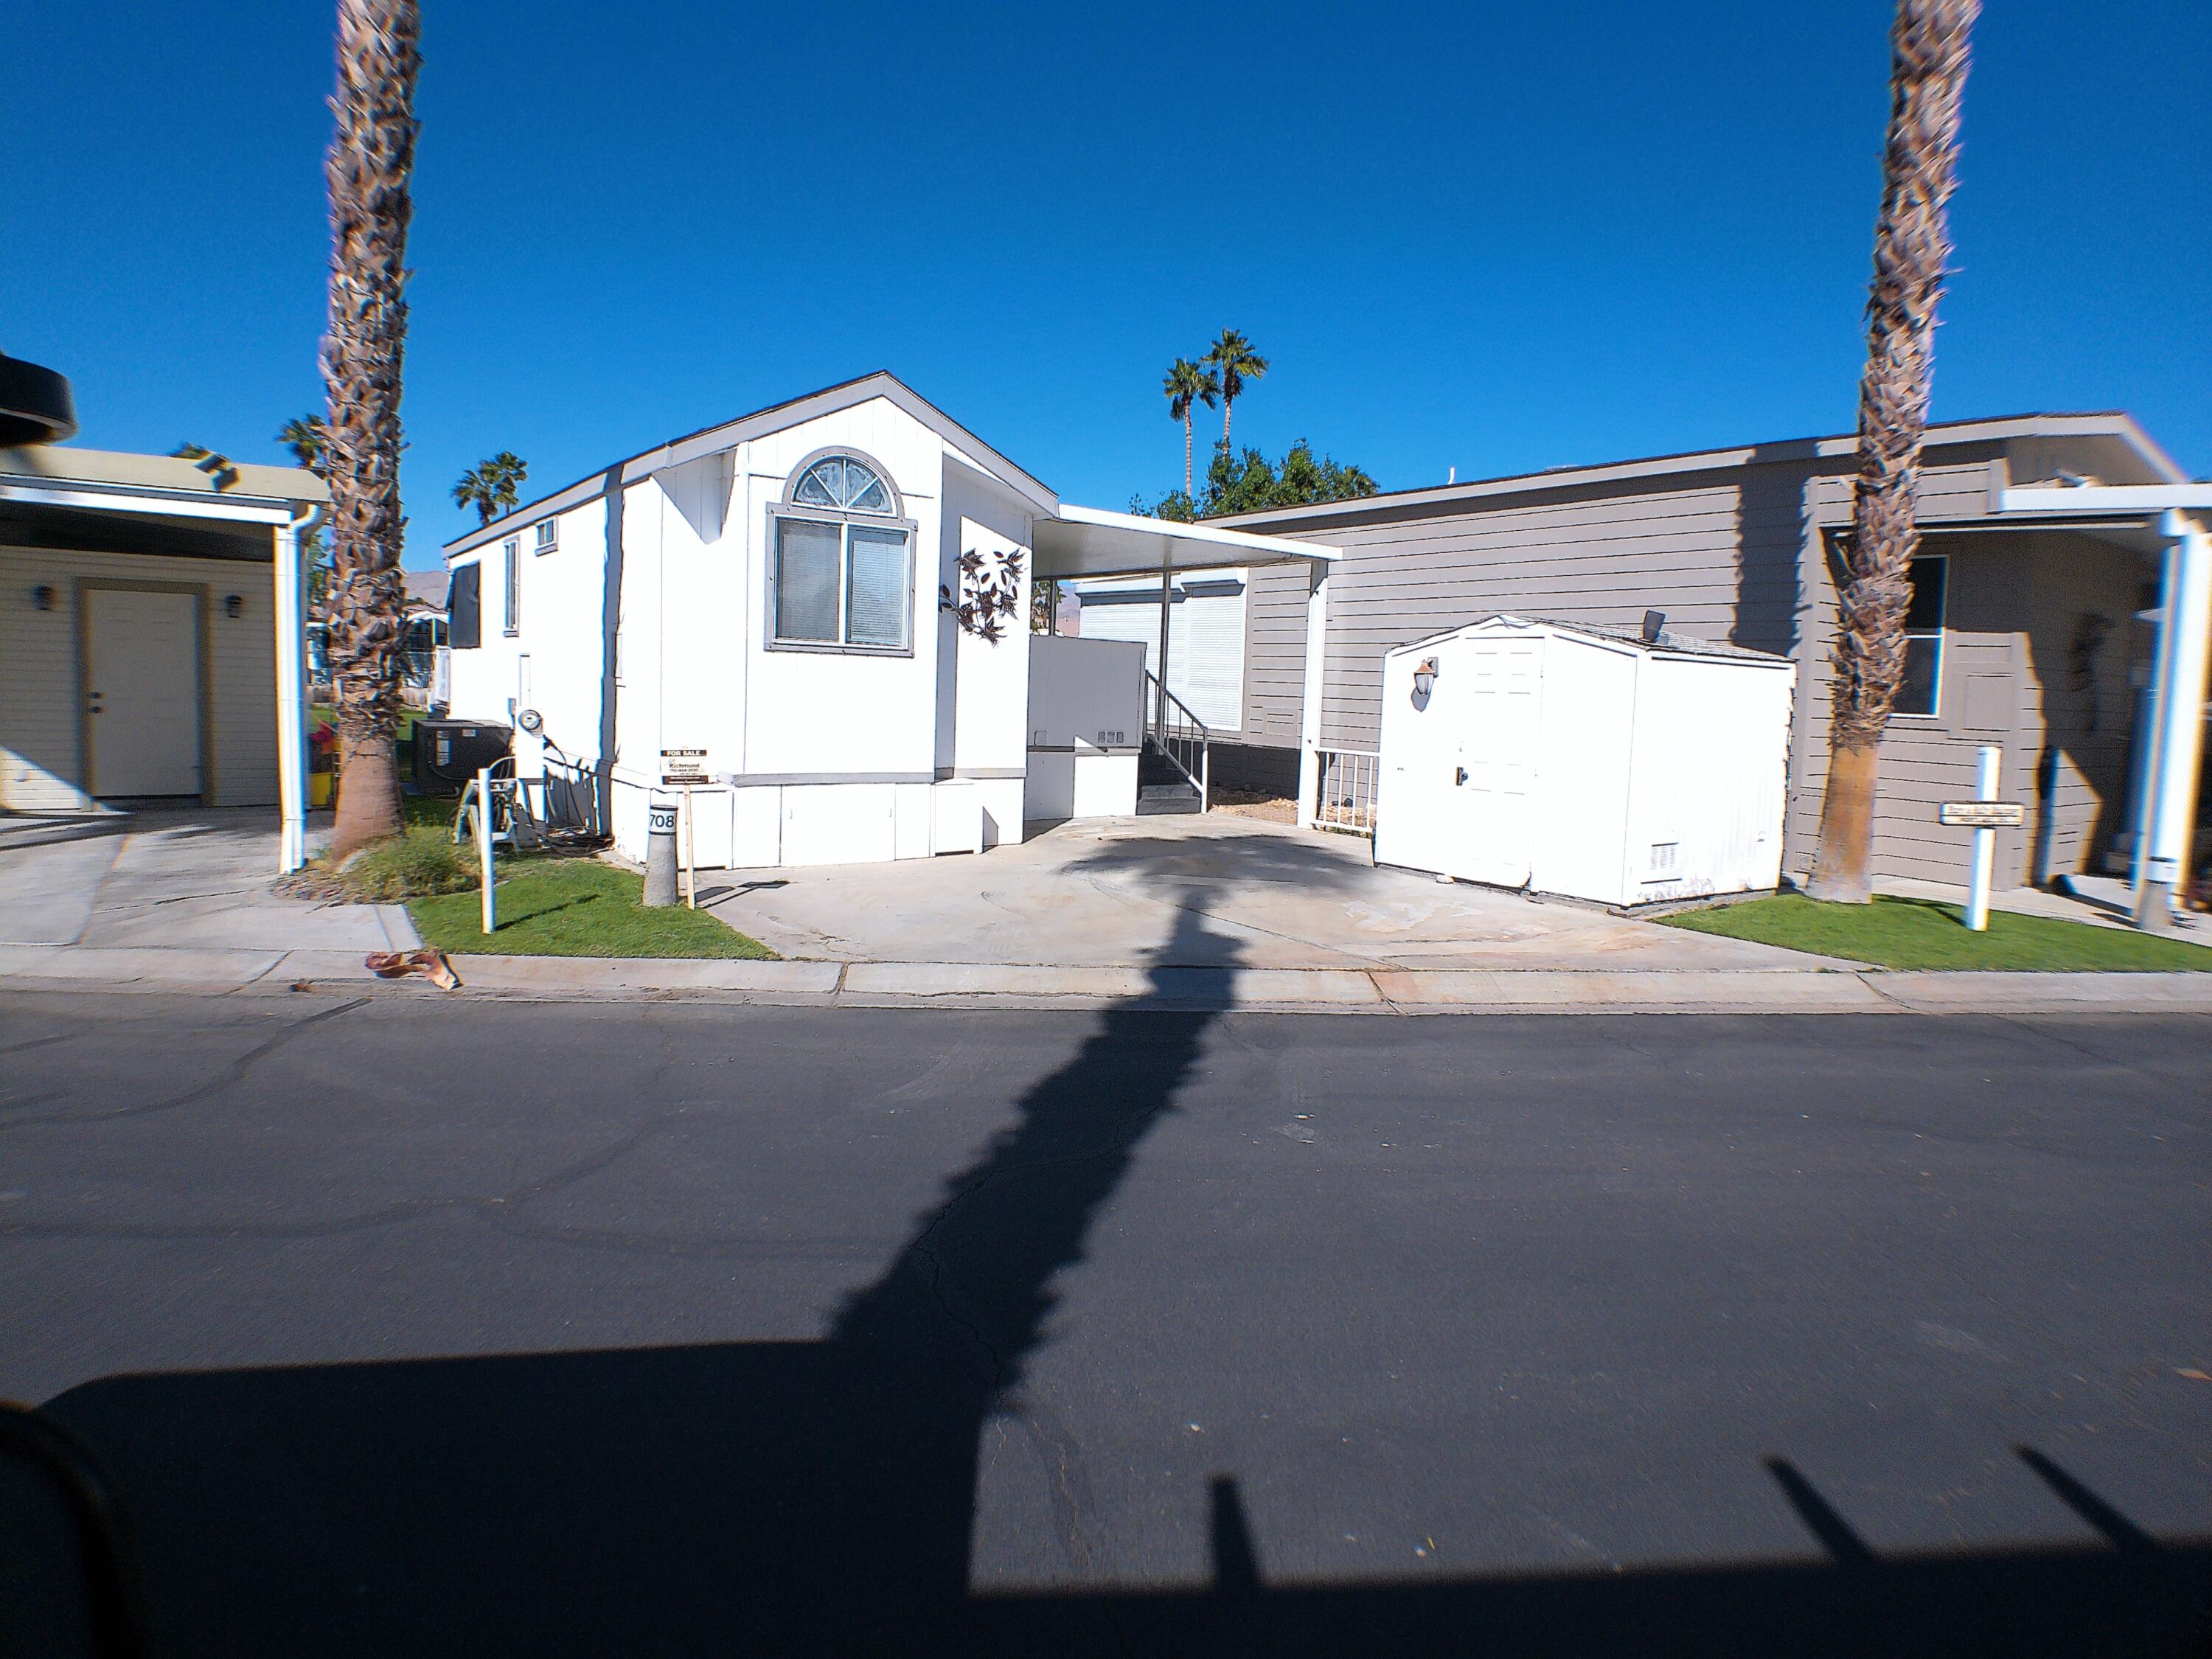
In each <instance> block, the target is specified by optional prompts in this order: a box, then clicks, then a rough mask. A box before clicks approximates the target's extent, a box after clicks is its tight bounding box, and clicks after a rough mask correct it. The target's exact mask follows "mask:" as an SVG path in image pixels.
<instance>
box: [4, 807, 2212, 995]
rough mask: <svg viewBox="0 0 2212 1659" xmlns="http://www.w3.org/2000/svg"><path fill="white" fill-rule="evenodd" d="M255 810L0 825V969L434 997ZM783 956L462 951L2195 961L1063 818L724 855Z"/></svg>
mask: <svg viewBox="0 0 2212 1659" xmlns="http://www.w3.org/2000/svg"><path fill="white" fill-rule="evenodd" d="M273 837H274V825H273V822H272V821H271V820H270V817H269V815H267V814H265V813H253V812H232V813H226V812H176V813H161V814H141V815H138V816H137V817H125V816H123V815H116V816H115V817H108V818H101V819H91V820H87V819H73V820H45V821H33V820H24V819H10V820H0V983H5V984H12V985H15V986H19V987H41V986H43V987H49V988H54V987H76V988H90V987H100V988H102V989H110V990H113V989H125V990H143V991H185V992H194V993H200V994H248V993H252V994H260V993H279V994H282V993H286V992H289V991H291V990H294V989H313V990H323V991H340V990H343V991H347V992H354V991H368V990H374V991H375V992H377V993H378V994H391V995H401V996H406V995H428V996H439V995H444V994H446V993H441V992H438V991H435V990H434V989H432V988H431V987H429V986H428V984H427V983H425V982H424V981H420V980H406V981H382V980H379V979H377V978H376V977H375V976H374V975H372V974H371V973H370V972H369V971H368V968H367V967H366V966H365V965H364V963H363V958H364V957H366V956H368V954H369V953H370V952H372V951H388V950H406V949H411V948H413V947H414V946H415V945H416V944H417V943H418V942H419V941H418V940H417V939H416V935H415V932H414V929H413V927H412V925H411V924H410V922H409V921H408V918H407V914H406V911H405V909H404V908H403V907H401V906H398V905H382V906H364V905H314V904H310V903H307V902H302V901H300V900H295V899H286V898H280V897H278V896H276V895H275V894H273V893H272V892H270V872H271V870H272V869H273V867H274V857H273V844H274V843H273ZM703 887H704V893H705V896H706V897H707V898H708V901H709V902H711V903H712V904H713V905H714V908H715V909H716V911H717V913H718V914H719V915H721V916H722V917H723V919H724V920H725V921H729V922H730V923H731V924H732V926H734V927H739V928H741V929H743V930H744V931H745V932H747V933H754V934H756V935H757V936H759V937H763V938H764V939H767V940H768V941H769V943H770V944H772V945H777V946H778V947H779V948H781V949H783V950H784V951H786V953H787V958H788V959H787V960H784V961H781V962H745V961H676V960H659V959H638V958H617V957H506V956H490V955H486V956H462V957H456V958H455V959H454V965H455V967H456V969H458V971H459V975H460V976H461V980H462V986H463V988H462V990H461V991H460V992H459V994H460V995H463V996H473V997H502V998H520V999H532V1000H554V1001H562V1000H590V1001H599V1000H708V1001H723V1002H733V1003H742V1002H752V1001H759V1002H775V1003H793V1004H815V1005H822V1006H846V1007H901V1006H908V1007H911V1006H937V1007H953V1008H994V1007H996V1008H1061V1009H1070V1008H1072V1009H1093V1008H1108V1007H1116V1006H1120V1007H1126V1006H1130V1005H1132V1004H1140V1005H1143V1006H1149V1007H1159V1008H1164V1009H1167V1008H1176V1009H1227V1008H1237V1009H1254V1010H1262V1009H1265V1010H1280V1011H1284V1012H1334V1013H1370V1014H1408V1013H1480V1012H1515V1013H1526V1012H1577V1011H1582V1012H1600V1011H1602V1012H1712V1013H1779V1012H1792V1013H1898V1012H1915V1013H1936V1012H1982V1013H1988V1012H2019V1013H2052V1012H2073V1011H2083V1012H2087V1011H2095V1012H2107V1013H2110V1012H2160V1013H2172V1012H2206V1013H2212V974H1932V973H1891V972H1881V971H1877V970H1875V969H1862V968H1859V967H1857V966H1855V965H1854V964H1851V963H1838V962H1834V961H1831V960H1829V959H1826V958H1824V957H1812V956H1806V955H1802V954H1800V953H1798V952H1796V951H1782V950H1777V949H1773V948H1771V947H1769V946H1765V945H1753V944H1748V943H1746V942H1744V941H1742V940H1737V939H1719V938H1715V937H1711V936H1708V935H1705V934H1700V933H1689V932H1686V931H1684V930H1681V929H1678V928H1668V927H1656V926H1654V925H1652V924H1651V923H1649V922H1644V921H1632V920H1628V919H1626V918H1623V917H1620V916H1614V915H1608V914H1607V913H1605V912H1603V911H1601V910H1596V909H1593V908H1588V907H1583V906H1578V905H1572V904H1566V903H1561V902H1538V901H1534V900H1531V899H1528V898H1526V897H1524V896H1521V895H1517V894H1511V893H1503V892H1498V891H1494V890H1487V889H1482V888H1474V887H1468V886H1461V885H1449V884H1437V883H1435V882H1433V881H1431V880H1429V879H1427V878H1422V877H1418V876H1414V875H1411V874H1408V873H1407V872H1402V871H1395V870H1377V869H1376V868H1374V867H1373V866H1371V865H1370V863H1369V862H1368V861H1367V856H1366V849H1365V847H1364V843H1361V842H1352V841H1349V840H1346V838H1344V837H1340V836H1324V835H1318V834H1314V833H1311V832H1299V831H1294V830H1285V829H1276V828H1273V827H1272V826H1267V825H1255V824H1252V823H1249V821H1242V822H1240V821H1237V820H1233V819H1221V818H1217V819H1214V820H1212V821H1211V822H1208V821H1207V820H1204V819H1196V818H1193V819H1187V820H1181V821H1176V820H1168V821H1163V820H1160V819H1157V818H1152V819H1134V820H1127V821H1109V822H1104V823H1087V824H1083V825H1067V826H1063V827H1062V829H1061V831H1060V832H1056V833H1055V834H1054V835H1049V836H1041V837H1039V838H1038V839H1037V840H1036V841H1032V842H1029V843H1027V844H1026V845H1024V846H1023V847H1019V848H1000V849H999V850H998V851H996V852H994V853H992V854H988V855H987V858H986V859H985V860H980V861H979V860H973V859H939V860H929V861H927V862H925V863H911V864H899V865H890V866H848V867H842V868H836V869H828V870H792V871H781V872H759V873H758V874H757V876H756V877H755V878H751V879H747V878H745V877H744V875H743V874H742V873H732V874H728V875H724V874H722V873H720V872H714V873H710V874H709V875H708V876H707V877H706V878H703Z"/></svg>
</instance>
